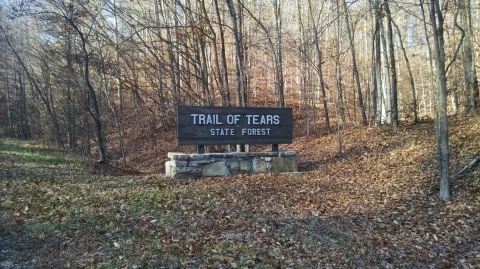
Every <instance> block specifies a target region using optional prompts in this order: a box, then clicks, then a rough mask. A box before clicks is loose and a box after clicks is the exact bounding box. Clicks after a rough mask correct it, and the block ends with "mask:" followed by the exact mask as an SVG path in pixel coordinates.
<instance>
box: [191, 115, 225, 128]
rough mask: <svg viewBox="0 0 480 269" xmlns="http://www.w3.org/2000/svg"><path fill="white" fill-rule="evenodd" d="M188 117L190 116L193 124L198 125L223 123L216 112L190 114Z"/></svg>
mask: <svg viewBox="0 0 480 269" xmlns="http://www.w3.org/2000/svg"><path fill="white" fill-rule="evenodd" d="M190 117H192V120H193V124H198V125H208V124H216V125H220V124H223V122H221V121H220V119H219V117H218V114H190Z"/></svg>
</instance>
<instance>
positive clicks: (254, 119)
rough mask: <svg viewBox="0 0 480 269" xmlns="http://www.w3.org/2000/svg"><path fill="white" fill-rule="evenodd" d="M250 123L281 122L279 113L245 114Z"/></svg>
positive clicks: (276, 123)
mask: <svg viewBox="0 0 480 269" xmlns="http://www.w3.org/2000/svg"><path fill="white" fill-rule="evenodd" d="M245 116H246V117H247V124H249V125H265V124H269V125H272V124H275V125H278V124H280V116H279V115H245Z"/></svg>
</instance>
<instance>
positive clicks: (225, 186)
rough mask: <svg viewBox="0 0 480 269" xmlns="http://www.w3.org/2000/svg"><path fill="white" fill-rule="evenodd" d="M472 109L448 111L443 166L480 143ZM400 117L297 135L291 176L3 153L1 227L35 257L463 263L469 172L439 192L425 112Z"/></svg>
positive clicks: (144, 262)
mask: <svg viewBox="0 0 480 269" xmlns="http://www.w3.org/2000/svg"><path fill="white" fill-rule="evenodd" d="M477 121H478V119H476V118H474V119H461V120H452V132H451V133H452V137H451V141H452V143H451V144H452V168H454V169H455V168H457V167H460V166H461V165H462V164H463V163H464V162H465V156H474V155H473V154H475V153H476V150H478V148H480V141H479V140H478V133H479V129H478V128H479V127H480V125H479V124H478V123H476V122H477ZM472 126H473V127H472ZM475 126H477V127H475ZM474 127H475V128H474ZM403 129H404V130H402V131H401V132H399V133H393V132H391V131H389V130H388V129H387V127H385V128H384V127H378V128H357V129H353V130H346V131H345V132H346V136H345V144H346V148H345V149H346V153H345V155H344V158H338V157H336V156H335V154H336V145H335V142H334V141H335V136H334V135H329V136H318V137H309V138H307V137H301V138H299V139H298V140H297V141H296V143H295V144H293V145H292V147H293V148H295V149H296V150H298V151H299V152H300V156H301V158H302V159H301V164H303V166H301V167H302V168H303V169H304V171H302V173H298V174H294V175H288V174H280V175H278V174H260V175H236V176H233V177H229V178H209V179H202V180H186V181H182V182H173V181H168V180H166V179H164V178H162V177H161V176H155V175H151V176H121V177H120V176H117V177H108V176H98V175H90V174H87V173H84V172H83V171H81V170H80V169H78V167H77V166H76V165H74V163H63V162H62V163H59V165H58V166H51V167H50V166H49V167H48V168H45V167H44V166H43V165H44V162H45V160H50V159H49V158H48V157H47V156H44V155H40V154H32V156H43V157H42V158H41V160H40V162H39V163H35V159H34V158H30V159H23V157H20V156H18V154H17V155H15V154H13V155H8V152H7V153H5V152H6V151H3V152H2V153H1V155H0V165H1V167H2V168H5V169H6V171H7V172H2V173H3V174H5V175H7V177H6V178H4V179H2V180H1V181H0V195H1V197H2V200H1V202H0V213H1V215H0V216H2V220H3V219H5V220H6V221H5V222H2V223H1V224H0V237H8V238H9V239H10V240H12V242H14V244H15V245H23V246H24V249H23V250H21V251H20V250H19V251H20V252H19V256H23V257H25V258H26V259H30V260H32V259H35V260H36V261H37V263H36V264H35V267H64V266H66V265H67V264H68V265H69V266H70V267H94V266H100V267H102V266H103V267H107V266H110V267H139V268H143V267H155V268H158V267H162V266H164V267H206V266H213V267H231V268H250V267H255V266H260V267H261V266H263V267H267V268H271V267H284V268H286V267H318V266H319V265H320V266H321V267H369V266H379V267H383V268H396V267H425V266H426V265H430V266H433V267H438V268H441V267H442V266H444V267H445V266H450V267H463V268H474V267H475V266H476V265H478V264H480V254H479V253H480V245H479V244H478V242H480V233H479V223H480V198H479V196H478V193H479V192H480V180H479V179H478V173H477V171H473V172H472V173H470V174H468V175H467V176H466V177H465V178H463V179H461V180H454V181H453V182H452V185H453V189H454V199H453V200H452V202H451V203H449V204H443V203H440V202H439V200H438V199H437V198H436V193H437V182H436V164H435V141H434V140H432V137H433V135H434V134H433V128H432V124H431V123H422V124H419V125H412V126H410V125H409V126H405V127H404V128H403ZM17 149H18V150H22V149H21V145H20V146H18V147H17ZM38 150H40V149H38ZM12 160H14V161H16V162H12ZM13 163H14V164H13ZM35 165H38V166H40V167H41V168H40V169H39V170H38V171H37V170H36V169H35V167H36V166H35ZM4 217H5V218H4ZM12 233H15V236H12Z"/></svg>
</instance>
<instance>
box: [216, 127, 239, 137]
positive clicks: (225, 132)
mask: <svg viewBox="0 0 480 269" xmlns="http://www.w3.org/2000/svg"><path fill="white" fill-rule="evenodd" d="M210 135H211V136H224V135H235V129H229V128H217V129H213V128H212V129H210Z"/></svg>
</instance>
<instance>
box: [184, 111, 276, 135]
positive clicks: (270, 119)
mask: <svg viewBox="0 0 480 269" xmlns="http://www.w3.org/2000/svg"><path fill="white" fill-rule="evenodd" d="M190 117H191V118H192V123H193V124H194V125H222V124H223V122H222V121H221V118H220V116H219V114H200V113H198V114H193V113H192V114H190ZM223 119H224V120H226V124H228V125H237V128H238V127H239V126H238V124H240V121H242V122H243V123H246V124H247V125H278V124H280V116H279V115H270V114H267V115H258V114H247V115H243V116H242V115H239V114H228V115H226V116H224V118H223ZM238 131H239V132H240V134H241V135H242V136H269V135H270V134H271V129H270V128H242V129H241V130H240V129H239V130H238ZM234 135H235V129H234V128H211V129H210V136H234Z"/></svg>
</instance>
